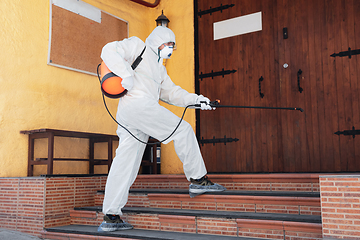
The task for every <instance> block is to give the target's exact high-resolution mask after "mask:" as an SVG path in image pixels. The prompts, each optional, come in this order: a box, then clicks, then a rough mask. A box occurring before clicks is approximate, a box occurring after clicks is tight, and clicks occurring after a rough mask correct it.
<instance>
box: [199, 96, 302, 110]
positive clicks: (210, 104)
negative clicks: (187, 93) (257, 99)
mask: <svg viewBox="0 0 360 240" xmlns="http://www.w3.org/2000/svg"><path fill="white" fill-rule="evenodd" d="M201 103H206V102H201ZM195 106H196V107H200V104H195ZM209 106H210V107H212V108H256V109H273V110H276V109H278V110H299V111H300V112H304V110H303V109H302V108H291V107H260V106H234V105H220V100H218V99H217V100H215V101H212V102H210V103H209Z"/></svg>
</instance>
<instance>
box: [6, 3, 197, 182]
mask: <svg viewBox="0 0 360 240" xmlns="http://www.w3.org/2000/svg"><path fill="white" fill-rule="evenodd" d="M85 2H87V3H89V4H91V5H93V6H95V7H98V8H100V9H101V10H104V11H106V12H108V13H110V14H113V15H115V16H118V17H120V18H122V19H124V20H126V21H128V22H129V36H138V37H139V38H141V39H142V40H145V38H146V37H147V36H148V34H149V33H150V32H151V31H152V30H153V28H154V27H155V19H156V18H157V16H158V15H160V14H161V10H164V14H165V15H166V16H167V17H168V18H169V19H170V28H171V29H172V30H173V31H174V32H175V35H176V37H177V50H176V51H175V53H174V55H173V57H172V59H170V60H169V61H168V62H167V69H168V73H169V75H170V77H172V80H173V81H174V82H175V84H178V85H180V86H182V87H183V88H184V89H186V90H188V91H190V92H194V56H193V54H194V49H193V48H194V43H193V39H194V38H193V32H194V29H193V2H192V1H191V0H183V1H171V0H161V3H160V4H159V6H157V7H156V8H147V7H144V6H142V5H140V4H137V3H134V2H131V1H129V0H86V1H85ZM149 2H150V1H149ZM49 7H50V2H49V0H41V1H39V0H27V1H23V0H1V1H0V23H1V25H2V26H1V28H0V36H1V37H0V50H1V56H2V57H1V58H0V83H1V87H0V177H15V176H16V177H19V176H26V175H27V152H28V149H27V145H28V139H27V136H26V135H22V134H20V131H21V130H30V129H37V128H54V129H64V130H74V131H86V132H100V133H107V134H115V130H116V124H115V123H113V122H112V120H111V118H110V117H109V116H108V115H107V113H106V111H105V109H104V106H103V103H102V97H101V93H100V90H99V82H98V80H97V78H96V77H95V76H91V75H87V74H83V73H78V72H74V71H71V70H65V69H61V68H57V67H53V66H49V65H47V55H48V41H49ZM108 104H109V108H110V110H111V111H112V112H113V113H114V114H115V113H116V105H117V101H116V100H108ZM164 106H165V105H164ZM169 109H170V110H171V111H173V112H174V113H176V114H177V115H179V116H181V114H182V111H183V109H182V108H178V107H172V106H169ZM185 120H186V121H188V122H189V123H191V124H192V125H193V126H194V124H195V112H194V111H193V110H190V111H189V110H188V111H187V113H186V116H185ZM55 141H56V143H55V155H56V156H57V157H62V156H68V153H69V154H71V156H72V157H83V156H87V151H88V149H87V143H86V142H84V140H78V139H71V140H69V139H62V138H58V139H56V140H55ZM37 143H38V144H37V145H38V148H37V149H36V156H39V157H42V156H43V155H44V154H45V156H46V149H44V148H45V145H46V141H44V140H38V141H37ZM77 146H81V147H80V148H79V147H77ZM104 147H105V146H104ZM99 148H100V150H101V151H102V152H104V153H106V151H103V150H104V149H102V147H101V146H100V147H99ZM161 161H162V173H165V174H178V173H182V172H183V171H182V164H181V163H180V161H179V160H178V158H177V156H176V154H175V152H174V148H173V144H172V143H170V144H168V145H163V146H162V155H161ZM87 171H88V167H87V164H85V163H82V162H79V163H71V164H69V163H66V162H63V163H60V162H57V163H55V166H54V173H59V174H60V173H87ZM96 171H97V173H103V172H104V171H106V170H105V168H98V169H97V170H96ZM35 172H36V174H45V173H46V172H45V169H44V168H42V167H38V168H36V171H35Z"/></svg>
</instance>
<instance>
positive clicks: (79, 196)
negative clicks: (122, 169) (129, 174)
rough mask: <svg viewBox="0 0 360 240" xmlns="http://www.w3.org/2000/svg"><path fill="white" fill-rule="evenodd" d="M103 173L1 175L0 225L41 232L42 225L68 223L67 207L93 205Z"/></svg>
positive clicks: (37, 234)
mask: <svg viewBox="0 0 360 240" xmlns="http://www.w3.org/2000/svg"><path fill="white" fill-rule="evenodd" d="M105 183H106V176H99V177H55V178H45V177H25V178H0V224H1V225H0V226H1V227H2V228H7V229H10V230H15V231H20V232H24V233H28V234H31V235H34V236H40V231H42V230H43V228H44V227H45V228H47V227H52V226H60V225H67V224H70V214H69V210H71V209H74V207H84V206H94V205H95V199H94V195H95V194H96V192H97V191H98V190H103V189H104V188H105Z"/></svg>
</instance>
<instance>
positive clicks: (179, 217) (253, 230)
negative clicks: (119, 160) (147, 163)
mask: <svg viewBox="0 0 360 240" xmlns="http://www.w3.org/2000/svg"><path fill="white" fill-rule="evenodd" d="M122 211H123V214H124V215H123V217H122V218H123V220H125V221H127V222H129V223H130V224H132V225H133V226H134V228H135V229H147V230H156V231H174V232H188V233H198V234H212V235H222V236H239V237H243V236H245V237H258V238H265V239H283V238H284V236H286V237H287V239H291V238H292V237H294V239H295V238H296V237H297V238H298V239H299V238H300V239H301V237H304V239H321V236H322V226H321V216H311V215H293V214H275V213H248V212H226V211H204V210H184V209H163V208H146V207H125V208H123V209H122ZM70 216H71V224H74V225H77V224H82V225H92V226H98V225H100V223H101V222H102V219H103V216H104V215H103V213H102V212H101V207H86V208H76V209H74V210H72V211H70Z"/></svg>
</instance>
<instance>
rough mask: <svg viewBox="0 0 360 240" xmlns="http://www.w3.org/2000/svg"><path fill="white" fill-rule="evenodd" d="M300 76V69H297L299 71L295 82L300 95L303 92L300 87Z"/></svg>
mask: <svg viewBox="0 0 360 240" xmlns="http://www.w3.org/2000/svg"><path fill="white" fill-rule="evenodd" d="M301 74H302V71H301V69H299V71H298V72H297V82H298V87H299V92H300V93H302V91H303V90H304V89H303V88H302V87H300V75H301Z"/></svg>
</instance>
